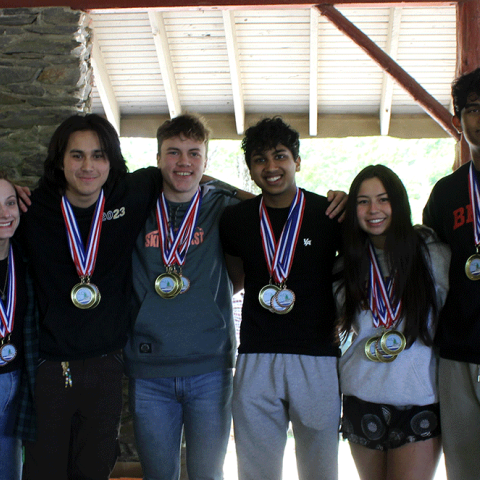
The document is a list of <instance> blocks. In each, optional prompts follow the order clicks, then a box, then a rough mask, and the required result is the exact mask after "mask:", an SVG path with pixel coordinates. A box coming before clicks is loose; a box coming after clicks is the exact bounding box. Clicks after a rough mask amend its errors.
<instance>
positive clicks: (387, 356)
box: [365, 243, 407, 363]
mask: <svg viewBox="0 0 480 480" xmlns="http://www.w3.org/2000/svg"><path fill="white" fill-rule="evenodd" d="M368 252H369V256H370V274H369V282H368V306H369V308H370V310H371V312H372V317H373V325H374V327H375V328H379V327H381V326H382V327H383V328H384V332H383V333H382V334H379V335H377V336H375V337H372V338H370V339H369V340H368V341H367V343H366V344H365V355H366V356H367V358H368V359H369V360H372V361H373V362H381V363H389V362H393V361H394V360H395V359H396V358H397V356H398V355H399V354H400V353H401V352H402V351H403V350H404V349H405V346H406V343H407V342H406V340H405V336H404V335H403V333H402V332H400V331H399V330H395V329H394V325H396V324H397V322H398V320H399V319H400V315H401V301H399V302H398V303H397V304H396V305H394V304H393V301H394V289H395V276H394V275H392V276H391V278H390V279H389V280H388V281H387V282H385V280H384V277H383V274H382V271H381V269H380V265H379V263H378V260H377V256H376V254H375V250H374V248H373V245H372V244H371V243H369V245H368Z"/></svg>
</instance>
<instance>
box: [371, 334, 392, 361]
mask: <svg viewBox="0 0 480 480" xmlns="http://www.w3.org/2000/svg"><path fill="white" fill-rule="evenodd" d="M381 341H382V337H378V338H377V340H376V342H375V350H376V352H377V360H378V361H379V362H380V363H390V362H393V361H394V360H395V359H396V358H397V355H393V354H391V353H387V352H385V351H384V350H383V349H382V347H381Z"/></svg>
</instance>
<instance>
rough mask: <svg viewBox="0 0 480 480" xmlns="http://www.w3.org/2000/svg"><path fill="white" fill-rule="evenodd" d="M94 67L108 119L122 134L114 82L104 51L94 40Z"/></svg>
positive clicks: (96, 82)
mask: <svg viewBox="0 0 480 480" xmlns="http://www.w3.org/2000/svg"><path fill="white" fill-rule="evenodd" d="M91 60H92V67H93V74H94V76H95V84H96V86H97V89H98V95H99V97H100V101H101V102H102V106H103V111H104V112H105V115H106V117H107V119H108V121H109V122H110V123H111V124H112V125H113V126H114V127H115V130H116V131H117V133H118V134H120V108H119V106H118V103H117V99H116V97H115V92H114V91H113V87H112V83H111V82H110V77H109V74H108V71H107V67H106V65H105V61H104V59H103V55H102V51H101V50H100V47H99V46H98V42H96V41H95V39H94V41H93V51H92V58H91Z"/></svg>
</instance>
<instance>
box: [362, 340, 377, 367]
mask: <svg viewBox="0 0 480 480" xmlns="http://www.w3.org/2000/svg"><path fill="white" fill-rule="evenodd" d="M379 338H380V337H372V338H369V339H368V340H367V343H365V355H366V356H367V358H368V359H369V360H371V361H372V362H378V361H379V360H378V358H377V349H376V348H375V345H376V343H377V340H378V339H379Z"/></svg>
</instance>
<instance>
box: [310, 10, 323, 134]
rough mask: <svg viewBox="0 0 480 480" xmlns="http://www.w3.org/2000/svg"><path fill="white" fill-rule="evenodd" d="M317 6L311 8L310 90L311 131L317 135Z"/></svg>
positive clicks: (318, 15) (318, 16)
mask: <svg viewBox="0 0 480 480" xmlns="http://www.w3.org/2000/svg"><path fill="white" fill-rule="evenodd" d="M319 18H320V14H319V13H318V10H317V9H316V8H311V9H310V79H309V80H310V92H309V101H310V105H309V110H308V111H309V124H310V126H309V132H310V135H311V136H312V137H316V136H317V130H318V29H319V25H318V20H319Z"/></svg>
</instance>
